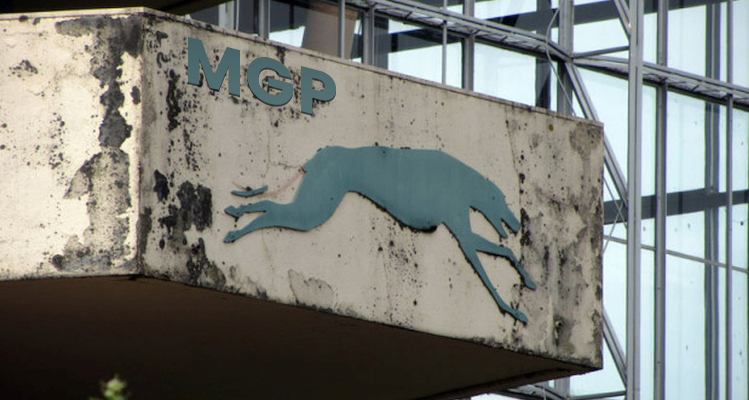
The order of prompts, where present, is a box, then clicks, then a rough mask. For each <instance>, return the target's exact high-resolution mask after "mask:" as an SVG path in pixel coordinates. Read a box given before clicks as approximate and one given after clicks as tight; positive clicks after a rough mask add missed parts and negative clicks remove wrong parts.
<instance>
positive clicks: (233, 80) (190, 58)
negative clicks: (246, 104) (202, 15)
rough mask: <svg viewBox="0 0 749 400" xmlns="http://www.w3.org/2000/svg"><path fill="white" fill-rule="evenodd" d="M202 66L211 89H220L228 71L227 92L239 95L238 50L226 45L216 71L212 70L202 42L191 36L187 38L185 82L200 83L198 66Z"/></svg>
mask: <svg viewBox="0 0 749 400" xmlns="http://www.w3.org/2000/svg"><path fill="white" fill-rule="evenodd" d="M201 66H202V67H203V73H204V74H205V80H206V81H208V87H209V88H211V89H213V90H219V89H221V84H222V83H223V82H224V77H225V76H226V72H227V70H228V72H229V93H231V94H233V95H235V96H239V50H237V49H232V48H231V47H227V48H226V50H225V51H224V55H223V56H222V57H221V61H219V63H218V67H217V68H216V72H215V73H214V72H213V67H211V61H210V60H209V59H208V56H207V55H206V54H205V48H204V47H203V42H202V41H200V40H198V39H193V38H191V37H189V38H187V83H191V84H193V85H196V86H197V85H199V84H200V67H201Z"/></svg>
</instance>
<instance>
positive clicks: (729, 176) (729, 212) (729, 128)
mask: <svg viewBox="0 0 749 400" xmlns="http://www.w3.org/2000/svg"><path fill="white" fill-rule="evenodd" d="M732 153H733V96H728V104H727V107H726V193H728V196H726V197H727V198H728V201H727V204H726V326H725V341H726V348H725V352H726V386H725V391H726V395H725V398H726V399H731V398H732V396H731V395H732V387H731V379H732V377H733V371H732V369H733V368H732V365H731V363H732V359H733V352H732V351H731V350H732V347H733V343H732V340H731V334H732V333H733V332H732V331H733V329H732V328H733V326H732V325H733V318H732V308H733V307H732V306H733V302H732V298H733V277H732V272H733V255H732V254H731V253H732V252H733V243H732V241H733V227H732V226H731V225H732V223H731V221H732V220H733V154H732Z"/></svg>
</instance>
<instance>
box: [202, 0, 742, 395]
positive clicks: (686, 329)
mask: <svg viewBox="0 0 749 400" xmlns="http://www.w3.org/2000/svg"><path fill="white" fill-rule="evenodd" d="M191 17H192V18H195V19H200V20H203V21H206V22H210V23H213V24H218V25H220V26H222V27H224V28H228V29H237V30H240V31H243V32H247V33H250V34H256V35H258V36H261V37H265V38H270V39H272V40H275V41H280V42H284V43H287V44H290V45H294V46H300V47H306V48H310V49H314V50H318V51H323V52H326V53H329V54H332V55H335V56H340V57H344V58H348V59H350V60H353V61H355V62H363V63H367V64H372V65H375V66H378V67H382V68H387V69H390V70H393V71H397V72H400V73H404V74H408V75H413V76H416V77H418V78H422V79H426V80H431V81H435V82H438V83H443V84H446V85H450V86H455V87H462V88H465V89H469V90H474V91H476V92H479V93H484V94H487V95H491V96H496V97H500V98H504V99H508V100H512V101H515V102H519V103H524V104H527V105H530V106H537V107H543V108H548V109H551V110H553V111H557V112H560V113H566V114H573V115H576V116H578V117H582V118H589V119H594V120H598V121H601V122H603V123H604V127H605V128H604V130H605V136H606V157H605V160H606V169H605V171H604V176H605V183H604V187H603V190H604V198H605V207H604V209H605V216H604V218H605V226H604V243H603V246H604V297H603V299H604V309H605V324H604V338H605V344H604V368H603V369H602V370H600V371H597V372H593V373H590V374H587V375H582V376H575V377H572V378H568V379H562V380H557V381H553V382H546V383H539V384H535V385H527V386H523V387H519V388H514V389H511V390H507V391H505V392H503V393H498V394H487V395H482V396H477V397H476V398H480V399H491V398H507V397H512V398H539V399H620V398H622V399H623V398H626V399H639V398H642V399H651V398H653V399H687V398H689V399H698V398H704V399H716V400H717V399H746V398H749V367H748V366H747V352H748V351H749V335H748V334H747V331H749V329H748V328H749V307H748V296H749V292H748V291H749V284H748V278H747V272H748V271H747V267H748V264H749V260H748V259H749V255H748V254H749V249H748V244H749V231H748V228H749V220H748V218H749V208H748V206H747V203H748V202H749V178H748V177H749V40H746V39H747V38H749V0H734V1H729V0H722V1H719V0H671V1H666V0H662V1H656V0H644V1H639V2H638V1H636V0H629V1H627V0H577V1H574V2H573V1H572V0H551V1H550V0H485V1H481V0H421V1H414V0H366V1H365V0H353V1H346V2H342V3H338V2H322V1H308V0H238V1H234V2H229V3H225V4H222V5H219V6H216V7H213V8H210V9H206V10H202V11H200V12H197V13H193V14H192V15H191ZM630 72H631V73H630Z"/></svg>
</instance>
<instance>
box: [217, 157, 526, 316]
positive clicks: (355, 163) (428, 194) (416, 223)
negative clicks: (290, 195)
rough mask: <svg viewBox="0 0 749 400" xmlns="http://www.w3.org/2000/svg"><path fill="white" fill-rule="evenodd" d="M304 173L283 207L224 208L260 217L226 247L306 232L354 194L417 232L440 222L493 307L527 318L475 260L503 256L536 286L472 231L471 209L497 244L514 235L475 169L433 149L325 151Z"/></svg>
mask: <svg viewBox="0 0 749 400" xmlns="http://www.w3.org/2000/svg"><path fill="white" fill-rule="evenodd" d="M303 171H304V178H303V180H302V183H301V185H300V187H299V189H298V191H297V194H296V197H295V198H294V201H293V202H291V203H289V204H278V203H274V202H272V201H268V200H262V201H259V202H257V203H252V204H247V205H243V206H240V207H227V208H226V210H225V211H226V213H227V214H229V215H231V216H233V217H234V218H237V219H238V218H239V217H241V216H242V215H243V214H246V213H256V212H262V213H263V214H262V215H259V216H258V217H257V218H256V219H255V220H253V221H252V222H250V223H249V224H248V225H247V226H245V227H244V228H242V229H239V230H236V231H231V232H229V233H228V234H227V235H226V238H225V239H224V241H225V242H227V243H229V242H234V241H235V240H237V239H239V238H240V237H242V236H244V235H247V234H248V233H251V232H254V231H256V230H258V229H263V228H270V227H282V228H288V229H294V230H298V231H308V230H310V229H313V228H315V227H317V226H319V225H321V224H323V223H324V222H325V221H327V220H328V218H330V216H331V215H333V213H334V212H335V210H336V208H337V207H338V205H339V204H340V203H341V200H343V197H344V196H345V194H346V193H348V192H354V193H358V194H360V195H362V196H364V197H366V198H367V199H369V200H371V201H372V202H374V203H375V204H376V205H378V206H379V207H381V208H382V209H383V210H384V211H386V212H387V213H389V214H390V215H392V216H393V217H394V218H395V219H396V220H398V221H400V222H401V223H403V224H404V225H407V226H409V227H411V228H413V229H415V230H419V231H433V230H435V229H436V228H437V227H438V226H439V225H440V224H445V226H446V227H447V228H448V229H449V230H450V232H451V233H452V235H453V236H454V237H455V239H456V240H457V241H458V244H459V246H460V249H461V250H462V251H463V254H464V255H465V257H466V259H467V260H468V262H469V263H470V264H471V265H472V266H473V269H474V270H475V271H476V273H477V274H478V276H479V277H480V278H481V281H482V282H483V283H484V286H486V288H487V289H488V290H489V292H490V293H491V295H492V297H493V298H494V301H495V302H496V303H497V305H498V306H499V309H500V310H501V311H502V312H505V313H508V314H510V315H511V316H513V317H514V318H515V319H517V320H518V321H521V322H523V323H527V322H528V318H527V317H526V316H525V314H523V313H522V312H520V311H518V310H516V309H513V308H511V307H510V306H509V305H507V304H506V303H505V302H504V301H503V300H502V298H501V297H500V296H499V294H498V293H497V290H496V289H495V287H494V285H493V284H492V282H491V280H490V279H489V277H488V276H487V274H486V271H485V270H484V267H483V266H482V265H481V262H480V261H479V258H478V254H477V253H478V252H482V253H486V254H491V255H495V256H500V257H503V258H505V259H507V260H509V261H510V262H511V263H512V265H513V267H514V268H515V270H517V272H518V273H519V274H520V276H521V277H522V279H523V283H524V285H525V286H526V287H528V288H529V289H535V288H536V284H535V283H534V282H533V280H531V278H530V277H529V276H528V274H527V273H526V271H525V269H523V267H522V265H520V262H519V261H518V259H517V258H516V257H515V255H514V254H513V253H512V250H510V249H508V248H507V247H504V246H502V245H499V244H495V243H492V242H490V241H488V240H486V239H484V238H483V237H481V236H479V235H477V234H475V233H473V232H472V231H471V226H470V219H469V213H470V210H471V209H475V210H478V211H479V212H481V213H482V214H483V215H484V216H485V217H486V219H487V220H488V221H489V222H490V223H491V225H492V226H493V227H494V229H495V230H496V231H497V232H498V233H499V235H500V236H501V237H503V238H506V237H507V232H506V231H505V229H504V227H503V226H502V225H503V223H504V224H506V225H507V227H509V228H510V230H512V232H513V233H517V232H518V230H519V229H520V222H519V221H518V220H517V218H516V217H515V216H514V215H513V214H512V212H511V211H510V209H509V208H508V207H507V204H506V203H505V196H504V194H503V193H502V191H501V190H499V188H498V187H497V186H496V185H494V184H493V183H492V182H491V181H489V180H488V179H486V178H484V177H483V176H482V175H481V174H480V173H478V172H477V171H476V170H474V169H473V168H471V167H469V166H467V165H465V164H463V163H462V162H460V161H458V160H457V159H455V158H454V157H452V156H450V155H448V154H446V153H444V152H441V151H438V150H417V149H394V148H389V147H380V146H371V147H359V148H344V147H332V146H331V147H325V148H323V149H321V150H319V151H318V152H317V154H315V155H314V157H312V158H311V159H310V160H309V161H307V162H306V163H305V164H304V166H303ZM266 190H267V186H264V187H262V188H260V189H256V190H247V191H233V192H232V193H233V194H234V195H237V196H241V197H252V196H255V195H258V194H261V193H263V192H265V191H266Z"/></svg>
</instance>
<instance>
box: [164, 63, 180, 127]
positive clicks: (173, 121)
mask: <svg viewBox="0 0 749 400" xmlns="http://www.w3.org/2000/svg"><path fill="white" fill-rule="evenodd" d="M178 82H179V74H176V73H175V72H174V70H173V69H172V70H169V82H168V83H169V87H168V89H167V92H166V105H167V107H168V110H167V118H168V120H169V125H168V126H167V127H168V128H169V131H170V132H171V131H173V130H174V129H176V128H177V127H178V126H179V119H178V118H179V113H181V112H182V107H180V100H181V99H182V95H183V94H184V92H183V91H182V90H179V89H178V85H177V83H178Z"/></svg>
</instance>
